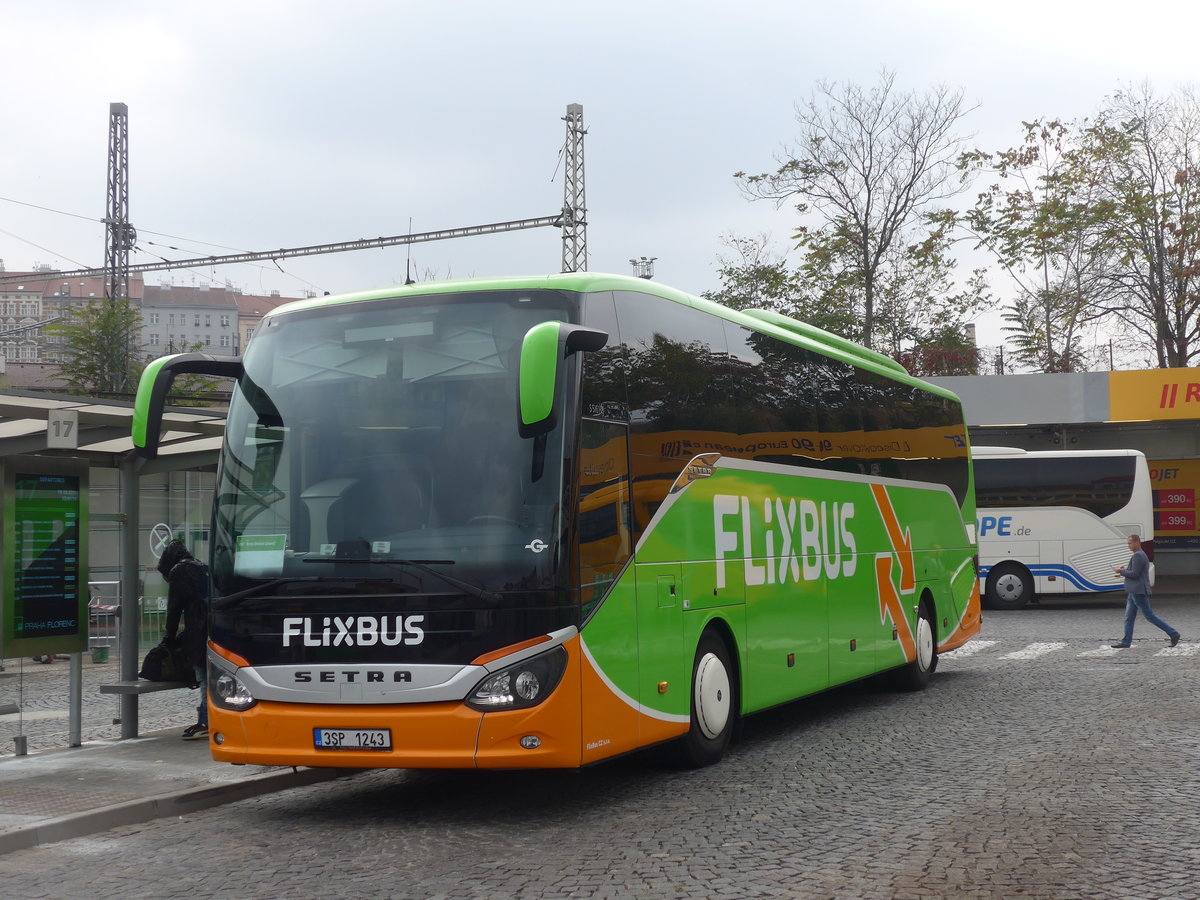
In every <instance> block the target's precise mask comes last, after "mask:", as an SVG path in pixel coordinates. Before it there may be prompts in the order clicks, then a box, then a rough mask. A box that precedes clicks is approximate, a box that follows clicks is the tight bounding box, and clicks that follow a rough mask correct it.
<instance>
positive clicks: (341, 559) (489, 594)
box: [304, 556, 504, 603]
mask: <svg viewBox="0 0 1200 900" xmlns="http://www.w3.org/2000/svg"><path fill="white" fill-rule="evenodd" d="M304 562H306V563H311V562H332V563H362V564H364V565H371V566H390V567H392V568H396V569H398V568H400V567H402V566H408V567H410V568H413V569H416V570H417V571H419V572H424V573H426V574H427V575H432V576H434V577H435V578H440V579H441V580H442V581H444V582H446V584H448V585H451V586H452V587H456V588H458V589H459V590H460V591H464V592H466V593H468V594H470V595H471V596H472V597H475V598H476V599H477V600H483V601H485V602H487V603H499V602H500V601H501V600H502V599H504V598H502V597H501V596H500V595H499V594H497V593H496V592H494V591H489V590H488V589H487V588H482V587H480V586H479V585H477V584H471V583H470V582H469V581H463V580H462V579H461V578H455V577H454V576H453V575H447V574H446V573H445V572H439V571H438V570H437V569H431V568H430V564H432V565H438V566H452V565H454V560H452V559H372V558H371V557H369V556H349V557H347V556H335V557H329V556H320V557H315V558H314V557H311V556H306V557H305V558H304Z"/></svg>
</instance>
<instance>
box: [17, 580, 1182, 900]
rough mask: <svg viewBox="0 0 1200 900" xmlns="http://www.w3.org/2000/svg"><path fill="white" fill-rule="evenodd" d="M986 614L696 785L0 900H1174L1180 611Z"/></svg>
mask: <svg viewBox="0 0 1200 900" xmlns="http://www.w3.org/2000/svg"><path fill="white" fill-rule="evenodd" d="M1155 605H1156V610H1157V612H1158V613H1159V614H1160V615H1162V616H1163V617H1164V618H1166V619H1167V621H1169V622H1171V623H1172V624H1173V625H1175V626H1176V627H1177V628H1179V629H1180V631H1182V632H1183V636H1184V640H1183V642H1182V643H1181V644H1180V645H1179V646H1178V647H1177V648H1175V649H1173V650H1168V649H1166V644H1165V642H1164V641H1163V640H1162V635H1161V634H1160V633H1159V632H1158V631H1157V630H1156V629H1153V628H1151V627H1149V626H1147V625H1146V624H1145V623H1139V626H1138V631H1137V635H1136V638H1135V644H1134V647H1133V648H1132V649H1130V650H1124V651H1115V650H1110V649H1109V648H1108V646H1107V645H1108V643H1109V641H1111V640H1113V639H1114V638H1116V637H1118V636H1119V634H1120V626H1121V616H1122V612H1123V609H1122V606H1121V604H1120V603H1119V601H1116V600H1113V599H1109V600H1103V601H1101V600H1094V601H1089V602H1086V603H1082V604H1079V605H1064V604H1055V603H1045V604H1042V605H1040V606H1037V607H1033V608H1030V609H1026V610H1021V611H1018V612H990V613H987V614H986V617H985V623H984V629H985V633H984V635H983V636H982V639H981V640H979V641H978V642H975V643H973V644H971V645H968V647H967V648H964V650H961V651H958V652H956V653H954V654H951V655H948V656H947V657H945V658H943V659H942V660H941V661H940V667H939V671H938V673H937V675H936V676H935V678H934V683H933V685H932V686H931V687H930V688H929V689H928V690H927V691H924V692H922V693H917V694H904V693H893V692H891V691H889V690H886V689H884V688H882V687H879V686H877V685H874V684H863V685H858V686H854V687H851V688H847V689H842V690H838V691H835V692H831V693H828V694H825V695H823V696H820V697H817V698H811V699H809V700H805V701H801V702H799V703H795V704H790V705H788V706H786V707H782V708H779V709H776V710H772V711H770V712H767V713H763V714H760V715H758V716H755V717H752V718H750V719H748V720H747V721H746V723H745V728H744V733H743V736H742V739H741V741H740V742H739V743H738V744H736V745H735V746H734V747H733V748H732V750H731V752H730V754H729V756H728V757H727V758H726V759H725V760H724V761H723V762H722V763H721V764H719V765H717V766H714V767H711V768H708V769H703V770H699V771H689V772H681V771H677V770H674V769H671V768H669V767H667V766H665V765H664V764H662V763H660V762H658V761H657V760H656V759H655V757H654V756H653V755H652V754H641V755H637V756H633V757H629V758H626V759H624V760H620V761H617V762H614V763H610V764H607V765H603V766H599V767H596V768H593V769H588V770H584V771H581V772H518V773H437V772H405V771H379V772H369V773H365V774H362V775H359V776H356V777H354V778H350V779H343V780H339V781H336V782H332V783H328V784H322V785H316V786H311V787H306V788H301V789H296V790H293V791H289V792H285V793H280V794H274V795H270V796H266V797H261V798H256V799H253V800H246V801H242V802H239V803H235V804H231V805H228V806H225V807H220V808H217V809H213V810H209V811H206V812H202V813H197V814H195V815H192V816H188V817H186V818H181V819H178V820H159V821H156V822H151V823H147V824H145V825H140V826H136V827H127V828H121V829H113V830H111V831H108V832H105V833H102V834H98V835H94V836H92V837H89V838H81V839H78V840H73V841H64V842H62V843H58V844H51V845H47V846H43V847H39V848H35V849H31V850H27V851H18V852H15V853H12V854H9V855H7V856H4V857H0V884H2V885H3V886H4V893H5V895H6V896H10V897H21V898H41V897H54V898H57V897H64V898H65V897H72V898H76V897H91V896H108V897H121V898H140V897H147V898H149V897H153V898H171V897H193V896H205V897H222V898H225V897H228V898H235V897H236V898H275V897H297V896H321V897H337V898H343V897H345V898H358V897H371V898H375V897H414V898H417V897H420V898H439V897H442V898H484V897H487V898H505V897H521V898H526V897H544V898H559V897H561V898H568V897H569V898H581V897H597V898H625V897H637V898H683V897H687V898H693V897H706V898H708V897H711V898H742V897H745V898H757V897H771V898H780V897H783V898H789V897H791V898H892V900H895V898H932V897H939V898H942V897H945V898H949V897H953V898H976V897H978V898H1013V897H1037V898H1093V897H1095V898H1121V900H1131V898H1166V897H1171V898H1190V897H1200V874H1198V870H1200V699H1198V698H1197V694H1196V689H1195V687H1196V684H1197V675H1198V674H1200V602H1195V601H1188V600H1176V599H1163V600H1159V601H1157V602H1156V604H1155Z"/></svg>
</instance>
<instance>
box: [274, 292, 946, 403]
mask: <svg viewBox="0 0 1200 900" xmlns="http://www.w3.org/2000/svg"><path fill="white" fill-rule="evenodd" d="M521 288H525V289H543V290H565V291H577V292H579V293H595V292H598V291H638V292H640V293H644V294H653V295H655V296H657V297H662V298H663V299H666V300H672V301H674V302H676V303H680V304H682V305H684V306H691V307H693V308H695V309H700V310H703V311H704V312H707V313H710V314H712V315H715V316H719V317H720V318H723V319H727V320H729V321H731V322H734V323H736V324H738V325H741V326H743V327H744V328H749V329H751V330H753V331H760V332H763V333H765V334H770V335H772V336H774V337H777V338H779V339H781V340H785V341H787V342H788V343H791V344H795V345H797V346H800V347H804V348H805V349H807V350H812V351H815V352H817V353H820V354H822V355H824V356H831V357H833V358H835V359H839V360H841V361H842V362H848V363H851V364H852V365H855V366H860V367H862V368H866V369H869V370H873V371H875V372H876V373H877V374H880V375H884V376H886V377H888V378H892V379H895V380H898V381H905V382H908V383H910V384H915V385H918V386H919V387H920V388H921V389H922V390H925V391H928V392H929V393H931V394H937V395H938V396H941V397H946V398H947V399H951V400H954V401H955V402H960V401H959V398H958V396H957V395H956V394H955V393H954V392H953V391H950V390H948V389H946V388H944V387H941V386H940V385H934V384H930V383H929V382H927V381H922V380H921V379H920V378H917V377H915V376H913V375H911V374H910V373H909V372H908V370H907V369H905V368H904V367H903V366H902V365H900V363H898V362H896V361H895V360H894V359H892V358H891V357H889V356H886V355H884V354H883V353H880V352H878V351H876V350H871V349H869V348H867V347H863V346H862V345H860V344H856V343H854V342H853V341H851V340H849V339H847V338H843V337H841V336H839V335H836V334H833V333H831V332H828V331H825V330H823V329H821V328H817V327H816V326H815V325H810V324H808V323H807V322H802V321H800V320H798V319H793V318H790V317H789V316H785V315H783V314H782V313H778V312H775V311H773V310H747V311H744V312H743V311H740V310H736V309H732V308H730V307H728V306H723V305H721V304H720V303H714V302H713V301H711V300H706V299H704V298H703V297H696V296H693V295H691V294H687V293H685V292H683V291H680V290H677V289H676V288H672V287H669V286H667V285H665V284H661V283H660V282H657V281H651V280H649V279H645V278H636V277H634V276H632V275H613V274H607V273H603V272H563V273H558V274H553V275H531V276H505V277H499V278H469V279H458V280H454V281H430V282H425V283H418V284H397V285H391V286H390V287H384V288H375V289H373V290H367V291H356V292H353V293H345V294H336V295H331V296H325V297H313V298H310V299H307V300H297V301H295V302H293V303H287V304H284V305H283V306H280V307H278V308H276V309H275V310H273V311H272V312H270V313H268V314H267V317H266V318H275V317H276V316H281V315H287V314H289V313H293V312H298V311H301V310H310V309H318V308H320V307H323V306H334V305H340V304H344V303H361V302H369V301H372V300H388V299H394V298H400V297H404V296H412V297H418V296H428V295H430V294H451V293H457V292H460V291H499V290H518V289H521Z"/></svg>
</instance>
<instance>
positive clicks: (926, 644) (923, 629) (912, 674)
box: [895, 599, 938, 691]
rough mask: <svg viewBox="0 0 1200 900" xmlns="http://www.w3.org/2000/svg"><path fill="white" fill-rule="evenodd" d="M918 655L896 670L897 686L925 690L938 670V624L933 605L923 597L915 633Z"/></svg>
mask: <svg viewBox="0 0 1200 900" xmlns="http://www.w3.org/2000/svg"><path fill="white" fill-rule="evenodd" d="M913 641H914V643H915V644H916V656H915V658H914V659H913V661H912V662H910V663H909V664H908V665H906V666H905V667H904V668H902V669H899V670H898V671H897V672H896V677H895V682H896V686H897V687H898V688H900V689H901V690H904V691H923V690H925V688H927V687H929V681H930V679H931V678H932V677H933V673H934V672H936V671H937V664H938V656H937V626H936V625H935V623H934V621H933V607H932V605H931V604H930V602H929V600H928V599H922V600H921V605H920V607H919V608H918V610H917V628H916V631H915V632H914V634H913Z"/></svg>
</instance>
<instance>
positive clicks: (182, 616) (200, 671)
mask: <svg viewBox="0 0 1200 900" xmlns="http://www.w3.org/2000/svg"><path fill="white" fill-rule="evenodd" d="M158 571H159V574H161V575H162V577H163V579H164V580H165V581H166V582H167V625H166V635H165V637H166V641H167V643H168V644H170V645H174V644H175V643H176V642H177V641H182V642H183V649H184V653H185V654H186V655H187V660H188V663H189V664H190V665H191V666H192V669H193V671H194V672H195V674H196V681H197V682H198V683H199V685H200V704H199V705H198V706H197V707H196V724H195V725H190V726H188V727H187V728H186V729H185V730H184V732H183V739H184V740H185V741H195V740H200V739H201V738H207V737H208V694H207V688H208V678H207V674H208V668H207V665H208V664H207V655H208V602H207V597H208V587H207V582H208V567H207V566H205V565H204V564H203V563H202V562H200V560H198V559H196V557H194V556H192V554H191V553H190V552H189V551H188V549H187V547H186V546H185V545H184V543H183V541H181V540H178V539H176V540H173V541H171V542H170V543H169V544H167V546H166V547H165V548H164V549H163V552H162V556H160V557H159V558H158ZM180 620H182V624H183V633H182V635H181V634H180V632H179V625H180Z"/></svg>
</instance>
